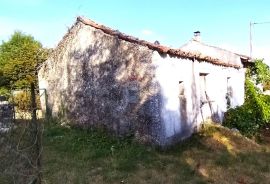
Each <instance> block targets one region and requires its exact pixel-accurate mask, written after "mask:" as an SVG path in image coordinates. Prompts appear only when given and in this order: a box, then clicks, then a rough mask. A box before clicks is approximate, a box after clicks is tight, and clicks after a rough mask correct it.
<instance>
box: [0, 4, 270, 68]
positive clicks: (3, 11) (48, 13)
mask: <svg viewBox="0 0 270 184" xmlns="http://www.w3.org/2000/svg"><path fill="white" fill-rule="evenodd" d="M79 15H83V16H85V17H88V18H90V19H92V20H94V21H96V22H97V23H101V24H104V25H106V26H109V27H112V28H114V29H118V30H120V31H121V32H124V33H127V34H130V35H133V36H136V37H139V38H140V39H145V40H148V41H155V40H159V41H160V42H161V44H164V45H167V46H172V47H176V48H177V47H180V46H181V45H183V44H184V43H186V42H187V41H189V40H190V39H191V38H192V36H193V32H194V31H197V30H200V31H201V32H202V41H203V42H205V43H207V44H210V45H215V46H219V47H223V48H226V49H230V50H233V51H237V52H240V53H244V54H249V22H250V21H252V22H265V21H270V1H269V0H178V1H177V0H155V1H154V0H114V1H113V0H111V1H109V0H70V1H67V0H0V40H7V39H8V38H9V37H10V35H11V34H12V33H13V32H14V30H21V31H23V32H25V33H28V34H31V35H33V36H34V37H35V38H36V39H37V40H39V41H40V42H41V43H42V44H43V45H44V46H46V47H55V45H56V44H57V43H58V42H59V41H60V39H61V38H62V36H63V35H64V34H65V33H66V31H67V29H68V27H70V26H71V25H72V24H73V23H74V21H75V18H76V17H77V16H79ZM253 30H254V32H253V50H254V56H256V57H263V58H266V59H267V61H268V60H269V61H270V35H269V33H270V24H258V25H255V26H254V27H253ZM269 63H270V62H269Z"/></svg>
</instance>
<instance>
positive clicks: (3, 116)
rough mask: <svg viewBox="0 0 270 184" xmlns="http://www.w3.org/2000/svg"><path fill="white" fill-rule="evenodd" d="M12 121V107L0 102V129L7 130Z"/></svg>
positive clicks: (5, 102)
mask: <svg viewBox="0 0 270 184" xmlns="http://www.w3.org/2000/svg"><path fill="white" fill-rule="evenodd" d="M12 121H13V106H12V105H11V104H9V103H8V102H7V101H0V129H6V128H9V127H10V125H11V123H12Z"/></svg>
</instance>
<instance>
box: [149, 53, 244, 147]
mask: <svg viewBox="0 0 270 184" xmlns="http://www.w3.org/2000/svg"><path fill="white" fill-rule="evenodd" d="M153 63H154V64H155V65H156V75H155V76H156V80H157V81H158V83H159V84H160V87H161V96H162V98H161V99H162V100H161V104H162V105H161V123H162V127H163V129H162V130H163V131H164V132H163V134H164V142H165V144H166V143H170V142H174V141H175V140H179V139H182V138H185V137H187V136H189V135H190V134H191V133H193V131H196V130H197V129H198V128H199V127H200V124H201V123H203V122H204V121H206V120H207V119H210V118H211V119H213V120H215V121H217V122H221V121H222V120H223V115H224V112H225V111H226V110H227V108H228V106H230V107H235V106H238V105H242V104H243V102H244V80H245V70H244V69H234V68H227V67H220V66H216V65H212V64H210V63H206V62H200V63H199V62H198V61H196V60H194V61H191V60H185V59H179V58H172V57H170V56H168V55H167V56H160V55H159V54H158V53H157V52H155V53H154V56H153ZM204 75H205V79H204V80H205V83H204V84H205V87H203V86H202V84H201V83H202V79H203V76H204ZM202 88H203V89H202ZM202 91H203V92H205V91H206V94H207V96H208V101H210V105H209V102H206V101H205V100H207V99H203V98H202V94H201V93H202ZM228 92H230V94H228ZM203 94H204V93H203ZM204 95H205V94H204ZM227 95H229V97H230V104H228V101H227V97H226V96H227ZM202 102H204V103H202ZM210 106H211V108H210Z"/></svg>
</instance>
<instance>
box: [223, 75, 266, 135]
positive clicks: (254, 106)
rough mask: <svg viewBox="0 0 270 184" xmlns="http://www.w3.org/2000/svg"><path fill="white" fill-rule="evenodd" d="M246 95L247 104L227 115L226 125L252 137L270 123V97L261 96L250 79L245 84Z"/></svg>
mask: <svg viewBox="0 0 270 184" xmlns="http://www.w3.org/2000/svg"><path fill="white" fill-rule="evenodd" d="M245 93H246V97H245V103H244V104H243V105H242V106H240V107H236V108H233V109H229V110H228V111H227V112H226V113H225V116H224V125H225V126H227V127H229V128H237V129H238V130H240V132H241V133H243V134H245V135H247V136H251V135H255V134H256V133H257V132H258V130H259V129H260V128H261V127H263V126H264V125H266V124H267V123H269V122H270V97H269V96H267V95H263V94H261V93H260V92H259V90H258V89H257V88H256V87H255V85H254V84H253V83H252V82H251V81H250V80H249V79H247V80H246V83H245Z"/></svg>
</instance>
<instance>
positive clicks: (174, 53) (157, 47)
mask: <svg viewBox="0 0 270 184" xmlns="http://www.w3.org/2000/svg"><path fill="white" fill-rule="evenodd" d="M77 21H79V22H82V23H83V24H85V25H89V26H91V27H94V28H96V29H99V30H101V31H103V32H104V33H106V34H109V35H112V36H116V37H118V38H119V39H121V40H125V41H128V42H131V43H135V44H138V45H142V46H145V47H148V48H149V49H151V50H154V51H157V52H159V53H161V54H169V55H170V56H172V57H179V58H184V59H191V60H193V59H196V60H198V61H201V62H203V61H205V62H209V63H212V64H214V65H219V66H225V67H233V68H241V66H240V65H235V64H230V63H228V62H224V61H221V60H219V59H216V58H211V57H209V56H203V55H201V54H196V53H192V52H184V51H182V50H180V49H173V48H170V47H167V46H163V45H156V44H154V43H151V42H148V41H145V40H140V39H138V38H136V37H133V36H129V35H126V34H124V33H121V32H120V31H118V30H114V29H111V28H109V27H106V26H104V25H100V24H97V23H96V22H94V21H92V20H90V19H87V18H84V17H77Z"/></svg>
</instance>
